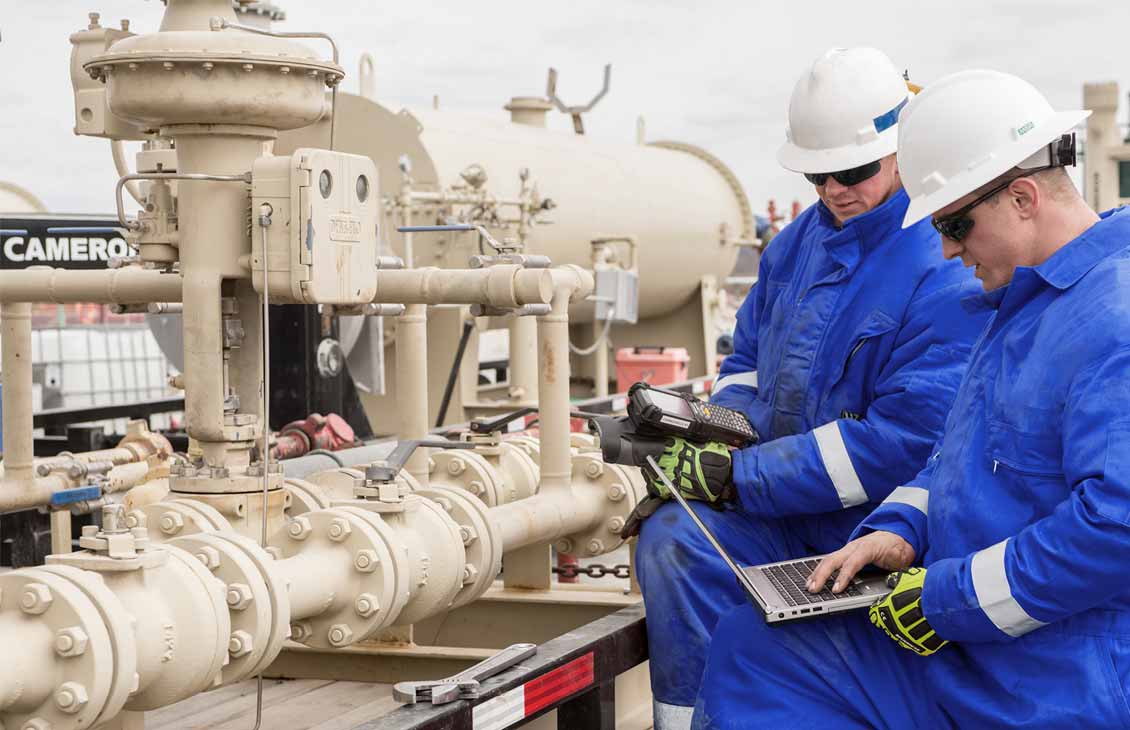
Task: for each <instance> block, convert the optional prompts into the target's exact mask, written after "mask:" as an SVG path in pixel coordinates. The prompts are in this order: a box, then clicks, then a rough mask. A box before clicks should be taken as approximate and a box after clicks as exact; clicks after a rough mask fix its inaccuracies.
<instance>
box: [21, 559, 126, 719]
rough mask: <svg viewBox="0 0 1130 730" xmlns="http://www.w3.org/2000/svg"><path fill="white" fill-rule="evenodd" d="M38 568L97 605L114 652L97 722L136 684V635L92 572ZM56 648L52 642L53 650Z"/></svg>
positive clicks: (111, 715)
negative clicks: (56, 576) (80, 592)
mask: <svg viewBox="0 0 1130 730" xmlns="http://www.w3.org/2000/svg"><path fill="white" fill-rule="evenodd" d="M39 570H44V571H46V572H48V573H54V574H55V575H59V576H62V577H63V578H66V579H67V580H69V581H71V583H73V584H75V586H77V587H78V588H79V589H80V590H82V592H83V593H85V594H86V597H87V598H89V599H90V601H91V602H92V603H93V604H94V606H95V608H97V609H98V612H99V614H100V615H101V616H102V623H103V626H105V627H106V630H107V631H108V632H109V636H110V647H111V649H112V650H113V652H114V669H113V672H111V673H110V675H111V677H110V693H109V695H108V696H107V698H106V706H105V707H104V708H103V709H102V712H100V713H99V715H98V717H96V718H95V719H94V722H93V725H94V726H97V725H100V724H102V723H103V722H107V721H109V720H111V719H113V718H114V717H116V716H117V715H118V713H119V712H121V711H122V708H123V707H125V704H126V701H128V700H129V695H130V693H131V692H133V690H134V689H135V688H136V687H137V682H138V675H137V639H136V638H135V637H134V633H133V617H132V616H130V614H129V612H128V611H126V610H125V607H124V606H122V603H121V601H119V600H118V597H117V596H115V595H114V594H113V592H112V591H110V589H109V588H107V587H106V583H105V581H103V580H102V579H101V578H100V577H99V576H98V575H97V574H96V573H91V572H89V571H86V570H80V569H78V568H72V567H70V566H67V565H45V566H43V567H42V568H39ZM58 649H59V647H58V646H56V651H58Z"/></svg>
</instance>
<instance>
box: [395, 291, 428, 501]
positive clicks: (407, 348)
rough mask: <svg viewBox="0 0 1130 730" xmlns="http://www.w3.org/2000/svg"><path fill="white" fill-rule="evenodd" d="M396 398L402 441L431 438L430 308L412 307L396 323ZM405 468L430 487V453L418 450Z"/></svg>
mask: <svg viewBox="0 0 1130 730" xmlns="http://www.w3.org/2000/svg"><path fill="white" fill-rule="evenodd" d="M396 399H397V410H398V411H400V432H399V434H398V436H399V438H400V439H401V440H402V441H407V440H409V439H422V438H427V435H428V308H427V305H424V304H409V305H408V306H407V307H406V308H405V310H404V314H403V315H401V316H400V318H399V319H397V321H396ZM405 468H406V469H407V470H408V473H409V474H411V475H412V476H414V477H416V479H417V481H419V482H420V485H421V486H424V487H426V486H428V451H427V449H416V451H415V452H413V454H412V456H411V457H410V458H409V459H408V463H407V464H406V466H405Z"/></svg>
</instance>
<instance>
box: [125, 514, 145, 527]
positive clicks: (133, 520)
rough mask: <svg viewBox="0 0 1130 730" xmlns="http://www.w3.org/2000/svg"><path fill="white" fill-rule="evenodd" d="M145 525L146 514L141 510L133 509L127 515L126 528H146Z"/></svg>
mask: <svg viewBox="0 0 1130 730" xmlns="http://www.w3.org/2000/svg"><path fill="white" fill-rule="evenodd" d="M145 523H146V518H145V513H144V512H142V511H141V510H139V509H131V510H130V511H129V512H127V513H126V527H128V528H130V529H131V530H132V529H133V528H135V527H145V526H146V524H145Z"/></svg>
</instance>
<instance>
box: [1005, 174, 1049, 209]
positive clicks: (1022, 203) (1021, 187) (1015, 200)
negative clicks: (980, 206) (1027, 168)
mask: <svg viewBox="0 0 1130 730" xmlns="http://www.w3.org/2000/svg"><path fill="white" fill-rule="evenodd" d="M1005 193H1006V195H1007V196H1008V203H1009V205H1011V206H1012V207H1013V209H1014V210H1015V211H1016V214H1017V216H1019V217H1020V219H1021V220H1030V219H1031V218H1033V217H1035V215H1036V213H1037V212H1038V211H1039V209H1040V205H1041V204H1042V203H1043V201H1044V196H1043V191H1042V190H1040V186H1039V185H1037V184H1036V181H1035V180H1033V179H1032V178H1030V177H1021V178H1017V179H1016V180H1013V181H1012V183H1011V184H1009V186H1008V189H1007V190H1006V191H1005Z"/></svg>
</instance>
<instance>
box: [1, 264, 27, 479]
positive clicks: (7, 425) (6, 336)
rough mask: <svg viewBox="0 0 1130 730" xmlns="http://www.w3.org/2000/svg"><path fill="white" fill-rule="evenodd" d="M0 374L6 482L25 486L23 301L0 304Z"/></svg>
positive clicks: (25, 398)
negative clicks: (1, 379)
mask: <svg viewBox="0 0 1130 730" xmlns="http://www.w3.org/2000/svg"><path fill="white" fill-rule="evenodd" d="M21 273H22V272H21ZM0 371H2V372H3V383H4V387H3V404H4V419H3V420H4V425H3V429H4V430H3V433H4V476H5V481H7V482H9V483H10V485H15V484H25V485H26V484H30V483H31V482H32V480H33V479H34V476H35V472H34V471H33V469H32V462H33V461H34V458H35V457H34V453H35V452H34V449H33V444H32V412H31V408H32V405H31V390H32V388H31V305H30V304H28V303H26V302H24V303H11V304H4V305H0ZM7 491H10V488H9V490H7ZM5 496H6V495H5Z"/></svg>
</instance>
